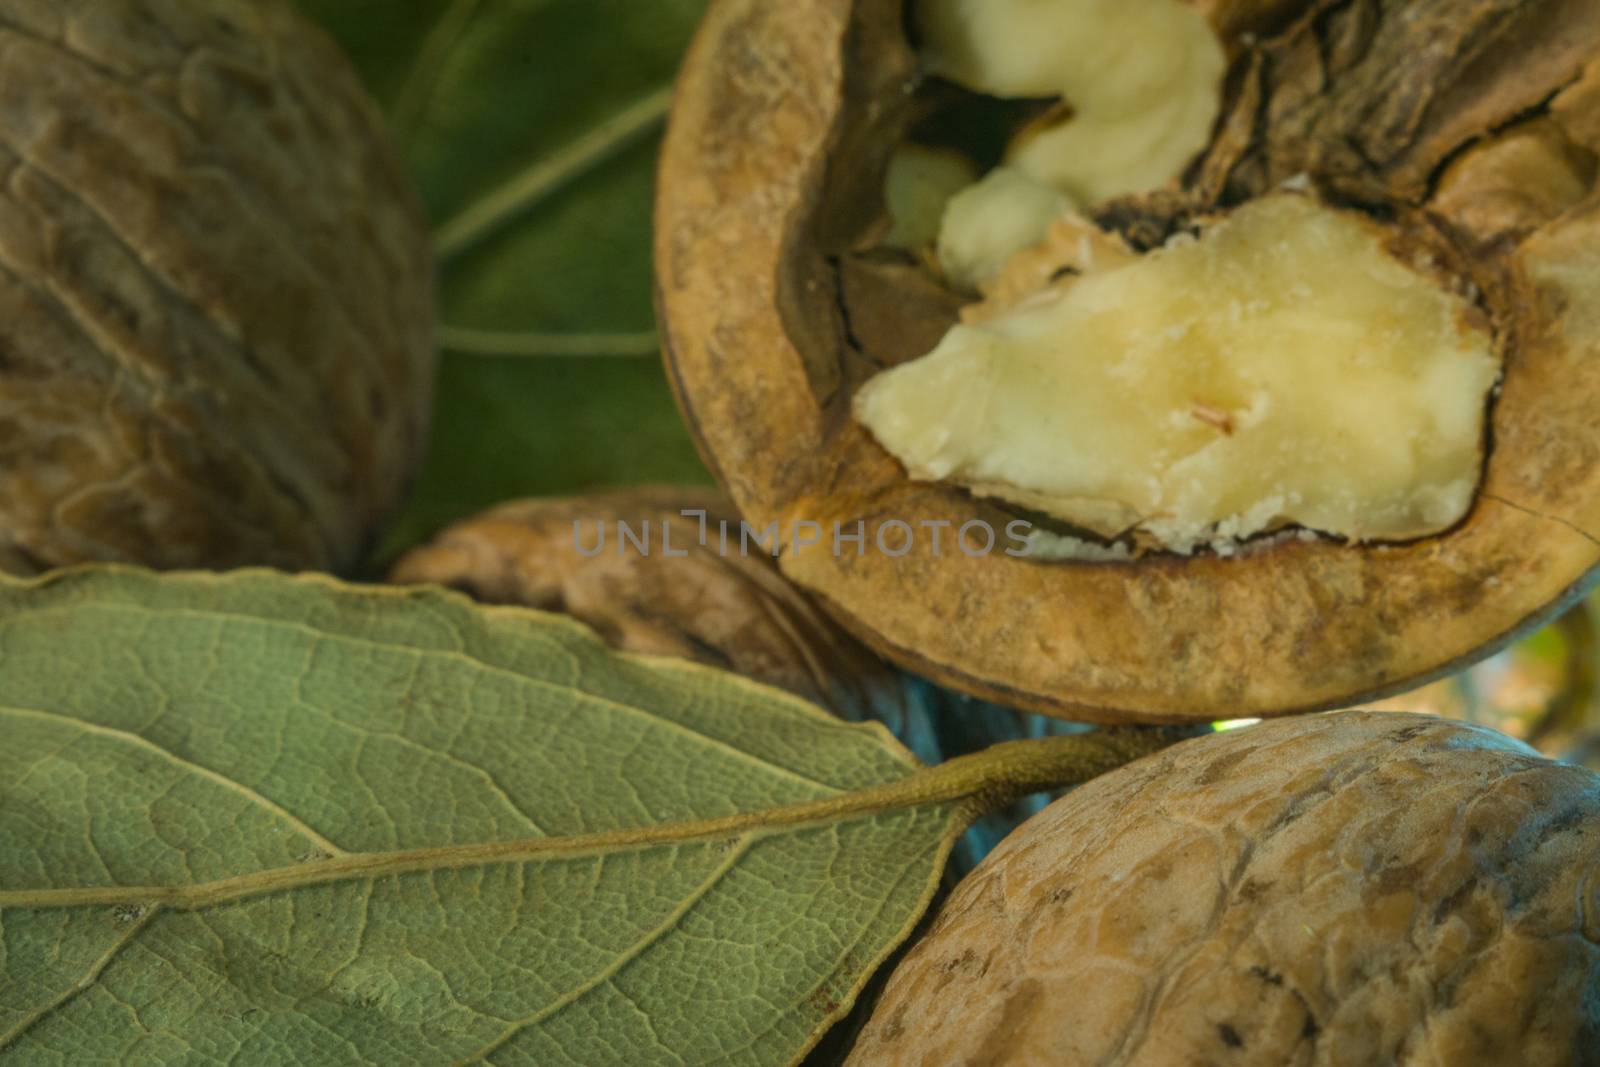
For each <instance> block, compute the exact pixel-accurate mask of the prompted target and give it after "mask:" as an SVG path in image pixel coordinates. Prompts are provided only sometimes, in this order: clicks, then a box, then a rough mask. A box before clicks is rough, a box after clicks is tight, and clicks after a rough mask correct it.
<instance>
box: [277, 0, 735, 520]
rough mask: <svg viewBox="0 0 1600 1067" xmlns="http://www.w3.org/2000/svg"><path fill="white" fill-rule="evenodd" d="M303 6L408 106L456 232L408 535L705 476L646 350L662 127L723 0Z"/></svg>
mask: <svg viewBox="0 0 1600 1067" xmlns="http://www.w3.org/2000/svg"><path fill="white" fill-rule="evenodd" d="M301 4H302V6H303V7H304V8H305V9H306V10H307V11H308V12H309V13H310V14H311V15H312V16H313V17H315V18H317V19H318V20H319V21H321V22H322V23H323V25H324V26H326V27H327V28H328V29H329V30H330V31H331V32H332V33H333V34H334V36H335V37H336V38H337V39H338V40H339V41H340V43H341V44H343V46H344V47H345V49H346V51H348V52H349V53H350V54H351V55H352V57H354V59H355V61H356V63H357V65H358V67H359V68H360V69H361V70H362V72H363V74H364V75H365V77H366V79H367V82H368V84H369V86H370V87H371V88H372V89H373V91H374V93H375V94H376V95H377V97H378V98H379V100H380V102H381V103H382V104H383V105H384V107H385V108H386V109H387V111H388V112H389V114H390V117H391V119H392V124H393V126H394V129H395V132H396V137H397V139H398V140H399V141H400V143H401V146H402V149H403V151H404V152H405V154H406V157H407V159H408V160H409V162H410V164H411V167H412V171H413V173H414V174H415V176H416V178H417V182H418V184H419V186H420V188H421V189H422V192H423V195H424V198H425V200H426V201H427V204H428V208H429V211H430V213H431V215H432V217H433V219H434V222H435V225H436V227H437V229H438V231H439V237H440V244H441V298H442V306H441V319H442V330H441V338H442V340H443V341H444V343H445V348H446V352H445V357H444V367H443V373H442V376H441V381H440V395H439V404H438V410H437V414H436V423H435V427H436V428H435V447H434V449H433V452H432V454H431V456H430V458H429V461H428V464H427V466H426V469H425V470H424V472H423V475H422V479H421V484H420V486H419V489H418V491H417V494H416V497H415V500H414V502H413V506H412V508H411V510H410V512H409V513H408V514H407V515H406V516H405V517H404V518H403V520H402V521H401V523H400V528H399V530H398V531H397V532H396V534H395V537H394V538H393V539H392V544H393V545H394V546H396V547H398V546H401V545H405V544H409V543H411V542H414V541H415V540H417V539H418V538H419V537H421V536H424V535H426V534H427V533H429V532H431V531H432V530H434V529H436V528H438V527H439V526H441V525H443V524H444V523H446V522H449V521H451V520H454V519H458V518H461V517H464V516H465V515H468V514H470V513H472V512H475V511H477V510H479V509H481V508H483V507H486V506H488V505H491V504H495V503H500V502H502V501H504V500H505V499H507V498H510V497H516V496H525V495H533V494H544V493H564V492H570V491H573V490H578V489H584V488H589V487H593V486H596V485H608V484H626V483H637V482H647V481H656V482H686V481H693V482H703V481H706V480H708V476H707V475H706V473H705V471H704V469H703V468H702V467H701V465H700V462H699V460H698V458H697V457H696V455H695V452H694V447H693V444H692V442H691V441H690V439H689V436H688V434H687V432H686V431H685V430H684V428H683V426H682V424H681V422H680V420H679V417H678V413H677V409H676V405H675V404H674V403H673V400H672V396H671V391H670V389H669V387H668V385H667V382H666V378H665V375H664V374H663V372H662V369H661V367H660V365H659V360H657V359H655V358H638V357H639V356H641V355H643V354H649V355H651V356H653V354H654V350H655V346H654V341H653V333H654V317H653V313H652V307H651V273H650V209H651V200H652V183H653V177H654V168H655V156H656V148H657V142H658V139H659V137H658V135H659V130H660V128H661V124H662V120H663V119H664V115H665V108H666V103H667V92H668V89H669V87H670V85H671V82H672V79H673V76H674V74H675V72H676V69H677V65H678V61H679V58H680V57H681V55H682V52H683V49H684V48H685V47H686V45H687V43H688V40H689V36H690V34H691V33H692V31H693V29H694V27H695V25H696V24H697V22H698V21H699V17H700V14H701V12H702V10H703V9H704V0H651V2H650V3H639V2H638V0H399V2H395V0H301ZM464 350H482V351H488V352H501V353H503V354H504V355H505V356H507V357H509V358H504V359H497V358H495V357H493V356H484V355H481V354H480V355H471V354H466V352H465V351H464ZM529 353H543V354H544V355H542V356H541V357H539V358H526V357H527V355H528V354H529ZM596 357H598V358H596ZM610 357H633V358H610Z"/></svg>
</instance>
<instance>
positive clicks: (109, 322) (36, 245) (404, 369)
mask: <svg viewBox="0 0 1600 1067" xmlns="http://www.w3.org/2000/svg"><path fill="white" fill-rule="evenodd" d="M0 176H3V184H0V569H5V570H10V571H14V572H20V573H26V572H32V571H38V570H43V569H46V568H49V567H53V566H58V565H64V564H71V563H77V562H80V561H89V560H120V561H128V562H135V563H140V564H146V565H151V566H156V567H164V568H166V567H172V568H175V567H200V568H223V567H231V566H236V565H242V564H265V565H272V566H279V567H284V568H325V569H333V570H341V569H346V568H348V567H350V566H351V565H353V564H354V563H355V562H356V561H357V560H358V559H359V558H360V557H361V555H362V554H363V552H364V550H365V549H366V548H367V546H368V545H369V543H370V542H371V541H372V539H373V538H374V536H375V533H376V531H377V527H378V525H379V524H380V523H381V522H382V521H383V519H384V518H385V517H386V516H387V515H388V514H389V513H390V512H391V511H392V510H393V509H394V508H395V506H396V505H397V503H398V502H399V500H400V498H401V496H402V493H403V492H404V490H405V489H406V487H407V484H408V482H409V480H410V478H411V475H412V472H413V469H414V467H415V465H416V463H417V460H418V458H419V454H420V450H421V447H422V443H423V438H424V436H425V430H426V425H427V419H428V412H429V409H430V405H431V399H432V377H433V363H434V348H433V343H432V332H433V289H432V287H433V282H432V258H431V245H430V240H429V235H428V228H427V224H426V220H425V219H424V216H423V212H422V209H421V205H420V202H419V199H418V197H417V196H416V194H415V192H414V191H413V189H412V188H411V186H410V185H409V184H408V179H407V177H406V174H405V172H404V170H403V169H402V166H401V164H400V162H399V160H398V159H397V156H396V153H395V152H394V150H393V148H392V146H391V145H390V143H389V141H388V137H387V134H386V132H385V129H384V125H383V119H382V116H381V115H380V113H379V112H378V110H377V108H376V106H375V105H374V104H373V103H372V102H371V101H370V100H369V99H368V98H367V96H366V95H365V93H364V91H363V89H362V87H361V85H360V83H359V82H358V80H357V78H356V76H355V74H354V72H353V71H352V70H351V68H350V66H349V65H348V63H347V62H346V60H345V59H344V57H343V56H342V55H341V54H340V52H339V51H338V49H337V48H336V47H335V46H334V44H333V43H332V41H331V40H329V39H328V38H327V37H326V36H325V35H324V34H323V33H322V32H321V31H320V30H318V29H317V28H315V27H314V26H312V25H310V24H309V23H308V22H306V21H305V19H304V18H302V17H301V16H300V15H298V14H297V13H296V11H295V9H294V6H293V5H292V4H291V3H289V2H288V0H0Z"/></svg>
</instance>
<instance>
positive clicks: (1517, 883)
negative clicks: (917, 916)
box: [850, 712, 1600, 1067]
mask: <svg viewBox="0 0 1600 1067" xmlns="http://www.w3.org/2000/svg"><path fill="white" fill-rule="evenodd" d="M1596 1062H1600V777H1596V776H1595V775H1594V774H1593V773H1592V772H1590V771H1587V770H1584V769H1581V768H1578V767H1571V766H1564V765H1561V764H1556V763H1552V762H1549V761H1547V760H1545V759H1542V758H1540V757H1539V756H1537V755H1536V754H1535V753H1533V752H1532V751H1531V750H1529V749H1526V748H1524V747H1523V746H1522V745H1521V744H1519V743H1518V742H1516V741H1513V740H1511V739H1509V738H1507V737H1505V736H1504V735H1501V734H1497V733H1494V732H1493V731H1490V730H1486V729H1482V728H1478V727H1470V726H1465V725H1461V724H1458V723H1451V722H1445V721H1442V720H1438V719H1432V718H1422V717H1418V716H1415V715H1402V714H1372V713H1360V712H1347V713H1341V714H1336V715H1325V716H1312V717H1303V718H1298V719H1289V720H1284V721H1280V722H1274V723H1269V724H1266V725H1262V726H1256V727H1253V728H1250V729H1245V730H1239V731H1237V732H1232V733H1227V734H1214V735H1211V736H1208V737H1203V738H1199V739H1197V740H1194V741H1188V742H1184V743H1182V744H1179V745H1177V746H1175V747H1174V748H1172V749H1169V750H1167V751H1166V752H1163V753H1161V754H1160V755H1157V756H1154V757H1151V758H1148V759H1144V760H1140V761H1138V762H1136V763H1134V764H1131V765H1129V766H1127V767H1124V768H1122V769H1121V770H1119V771H1116V772H1113V773H1112V774H1109V775H1106V776H1105V777H1103V778H1099V779H1097V780H1095V781H1093V782H1091V783H1090V784H1088V785H1086V786H1084V787H1082V788H1081V789H1078V790H1077V791H1075V792H1073V793H1071V794H1070V795H1068V796H1067V797H1066V798H1065V799H1063V800H1060V801H1057V802H1056V803H1055V804H1053V805H1052V806H1051V807H1050V808H1048V809H1047V810H1046V811H1045V812H1044V813H1043V814H1041V815H1039V816H1036V817H1035V818H1034V819H1032V820H1030V821H1029V822H1028V823H1026V824H1024V826H1023V827H1021V828H1020V829H1019V830H1017V831H1016V832H1015V833H1013V834H1012V835H1011V836H1010V837H1008V838H1007V839H1006V840H1005V842H1003V843H1002V844H1001V846H1000V847H999V848H998V849H997V850H996V851H995V852H994V853H993V854H991V855H990V857H989V858H988V859H986V860H985V861H984V862H983V864H982V865H980V866H979V868H978V869H977V870H976V871H974V872H973V873H972V874H971V875H970V876H969V877H968V878H967V879H966V880H965V881H964V882H963V883H962V885H961V886H960V888H958V889H957V891H956V893H955V894H954V895H953V896H952V897H951V899H950V901H949V902H948V903H947V904H946V905H945V906H944V907H943V909H942V910H941V911H940V913H939V915H938V917H937V919H936V920H935V922H934V924H933V927H932V929H931V931H930V933H929V934H928V936H927V937H926V938H925V939H924V940H923V941H921V942H920V943H919V944H918V945H917V946H916V948H915V949H914V950H913V951H912V952H911V954H910V955H909V956H908V957H907V958H906V960H905V962H904V963H902V964H901V965H900V967H899V968H898V970H897V971H896V973H895V975H894V977H893V978H892V979H891V980H890V982H889V986H888V988H887V990H886V992H885V994H884V997H883V1000H882V1001H881V1003H880V1004H879V1005H878V1007H877V1010H876V1012H875V1014H874V1017H873V1019H872V1021H871V1022H870V1023H869V1024H868V1026H867V1028H866V1030H865V1031H864V1033H863V1036H862V1038H861V1040H860V1042H859V1043H858V1044H857V1046H856V1049H855V1052H854V1055H853V1056H852V1058H851V1060H850V1063H851V1064H854V1065H860V1067H867V1065H888V1064H905V1065H913V1064H915V1065H919V1067H921V1065H929V1064H940V1065H944V1064H951V1065H954V1064H983V1065H984V1067H1005V1065H1010V1064H1030V1065H1031V1064H1040V1065H1043V1064H1062V1065H1067V1064H1090V1063H1096V1064H1130V1065H1131V1064H1163V1065H1165V1064H1200V1063H1217V1064H1240V1065H1261V1067H1268V1065H1270V1067H1280V1065H1285V1064H1299V1065H1313V1064H1379V1063H1387V1064H1450V1065H1452V1067H1467V1065H1473V1064H1484V1065H1498V1064H1514V1063H1515V1064H1534V1063H1541V1064H1543V1063H1548V1064H1558V1063H1559V1064H1569V1063H1570V1064H1577V1063H1584V1064H1592V1063H1596Z"/></svg>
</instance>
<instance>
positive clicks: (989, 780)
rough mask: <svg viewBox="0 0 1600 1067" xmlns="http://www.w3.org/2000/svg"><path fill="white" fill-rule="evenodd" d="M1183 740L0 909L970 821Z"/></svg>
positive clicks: (48, 897)
mask: <svg viewBox="0 0 1600 1067" xmlns="http://www.w3.org/2000/svg"><path fill="white" fill-rule="evenodd" d="M1183 736H1186V734H1185V733H1183V732H1180V731H1174V730H1166V729H1136V728H1129V729H1119V730H1105V731H1101V732H1097V733H1090V734H1075V735H1072V736H1067V737H1047V738H1040V739H1037V740H1029V741H1008V742H1005V743H1002V744H998V745H994V746H991V747H990V748H987V749H984V750H983V751H981V752H976V753H973V754H972V755H969V756H961V757H958V758H956V759H953V760H951V761H949V762H948V763H942V764H939V765H938V766H936V767H929V768H924V769H922V770H920V771H917V772H915V773H913V774H910V775H908V776H907V777H905V778H902V779H900V780H899V781H896V782H890V783H888V784H885V785H879V786H873V787H871V788H868V789H860V790H856V791H854V792H851V793H845V794H842V795H840V796H836V797H828V798H827V799H824V800H815V801H808V802H806V803H802V804H791V805H787V806H785V807H779V808H769V809H765V810H761V811H753V812H744V813H741V814H738V815H729V816H724V817H722V818H717V819H702V820H695V821H690V822H675V823H664V824H660V825H656V826H642V827H635V828H630V829H626V830H614V831H610V832H607V833H598V834H583V835H577V836H572V837H533V838H523V839H520V840H514V841H490V842H483V843H479V844H468V845H449V846H445V847H441V848H421V849H409V850H406V851H396V852H358V853H348V854H346V855H342V856H335V857H331V858H327V859H322V860H317V861H313V862H310V863H301V864H295V865H293V866H288V867H276V868H271V869H268V870H263V871H254V872H251V873H249V874H241V875H235V876H233V877H231V878H221V879H217V880H215V881H210V882H200V883H196V884H194V885H174V886H93V887H84V888H67V889H18V890H6V891H0V909H4V908H30V909H42V908H71V907H87V906H115V905H119V904H120V905H131V906H138V907H154V906H163V907H168V908H172V909H176V910H181V911H196V910H200V909H203V908H210V907H216V906H218V905H222V904H231V903H233V902H235V901H239V900H245V899H248V898H251V897H259V896H262V895H265V894H268V893H277V892H283V891H288V890H293V889H302V888H305V887H308V886H315V885H327V884H329V883H333V882H346V881H355V880H361V879H368V878H384V877H392V876H395V875H403V874H417V873H422V872H427V871H440V870H454V869H460V868H465V867H481V866H490V865H496V864H505V863H526V862H530V861H534V860H540V859H545V858H560V859H575V858H581V857H585V856H594V855H601V854H614V853H619V852H631V851H638V850H642V849H647V848H652V847H656V846H660V845H679V844H685V843H689V842H695V841H706V840H716V839H718V838H727V839H731V840H732V841H734V842H736V843H737V844H738V845H739V846H743V845H745V844H747V843H748V842H749V841H753V840H756V839H759V838H762V837H767V836H770V835H772V834H774V833H777V832H779V831H784V830H796V829H804V828H807V827H810V826H819V825H826V824H830V823H837V822H841V821H847V820H850V819H855V818H864V817H870V816H873V815H882V814H886V813H889V812H894V811H903V810H907V809H912V808H924V807H938V806H943V805H952V806H954V807H955V809H956V811H955V814H956V817H957V819H958V820H960V821H963V822H966V823H970V822H971V821H973V820H975V819H977V818H979V817H980V816H982V815H984V814H986V813H988V812H990V811H994V810H997V809H999V808H1002V807H1005V806H1006V805H1008V804H1011V803H1013V802H1015V801H1017V800H1020V799H1021V798H1022V797H1025V796H1028V795H1030V794H1032V793H1037V792H1041V791H1043V790H1047V789H1057V788H1061V787H1063V786H1068V785H1074V784H1077V783H1079V782H1084V781H1087V780H1088V779H1090V778H1093V777H1095V776H1096V775H1099V774H1103V773H1105V772H1106V771H1110V770H1113V769H1115V768H1117V767H1119V766H1121V765H1122V764H1124V763H1127V762H1129V761H1130V760H1133V759H1137V758H1139V757H1141V756H1144V755H1148V754H1150V753H1152V752H1155V751H1157V750H1159V749H1161V748H1164V747H1166V746H1167V745H1169V744H1171V743H1172V742H1173V741H1176V740H1179V739H1180V738H1181V737H1183Z"/></svg>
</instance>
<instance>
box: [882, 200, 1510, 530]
mask: <svg viewBox="0 0 1600 1067" xmlns="http://www.w3.org/2000/svg"><path fill="white" fill-rule="evenodd" d="M1068 282H1069V284H1066V285H1062V286H1058V287H1056V288H1054V289H1050V290H1047V291H1045V292H1042V293H1040V294H1038V295H1036V296H1034V297H1032V298H1028V299H1026V300H1024V301H1022V302H1021V303H1020V304H1018V305H1017V306H1015V307H1014V308H1012V309H1011V310H1009V311H1007V312H1005V313H1004V314H1001V315H998V316H996V317H993V318H990V319H988V320H987V321H984V322H981V323H977V324H972V325H963V326H958V327H956V328H954V329H953V330H951V332H950V333H949V334H948V335H947V336H946V338H945V339H944V341H943V342H942V343H941V344H940V345H939V346H938V347H937V348H936V349H935V350H934V351H933V352H932V353H931V354H929V355H928V356H926V357H924V358H923V359H921V360H917V361H914V362H912V363H908V364H904V365H902V366H900V367H897V368H895V369H893V370H891V371H888V372H886V373H884V374H882V375H880V376H878V377H877V378H875V379H873V380H872V381H871V382H869V383H868V384H867V385H866V386H865V387H863V388H862V389H861V390H860V391H859V392H858V393H857V395H856V400H855V411H856V415H857V417H858V418H859V419H860V420H861V421H862V422H863V423H864V424H865V425H866V426H867V427H868V428H869V429H870V430H871V431H872V432H873V434H874V435H875V436H876V437H877V439H878V440H879V442H880V443H882V444H883V445H884V447H885V448H887V449H888V450H889V451H890V452H891V453H893V454H894V455H895V456H896V457H897V458H898V459H900V460H901V462H902V463H904V465H905V466H906V468H907V470H908V471H909V472H910V473H911V475H912V476H913V477H914V478H918V479H923V480H944V481H951V482H955V483H958V484H961V485H964V486H968V487H970V488H972V489H973V490H975V491H977V492H979V493H980V494H983V495H990V496H995V497H1000V498H1002V499H1006V500H1010V501H1013V502H1016V503H1019V504H1023V505H1026V506H1028V507H1031V508H1036V509H1038V510H1042V511H1045V512H1048V513H1049V514H1051V515H1054V516H1057V517H1059V518H1061V519H1063V520H1066V521H1067V522H1070V523H1073V524H1075V525H1078V526H1081V527H1084V528H1086V529H1088V530H1090V531H1092V532H1095V533H1098V534H1101V535H1103V536H1115V535H1118V534H1120V533H1123V532H1125V531H1127V530H1129V529H1132V528H1135V527H1137V528H1140V529H1142V530H1144V531H1146V532H1148V533H1150V534H1152V535H1153V536H1154V537H1155V538H1156V539H1157V540H1159V541H1160V542H1161V543H1162V544H1163V545H1165V546H1166V547H1168V548H1171V549H1173V550H1175V551H1178V552H1190V551H1192V550H1194V549H1195V548H1196V547H1198V546H1200V545H1204V544H1212V545H1214V546H1216V547H1217V548H1219V549H1221V550H1223V551H1226V550H1228V548H1229V547H1230V546H1231V545H1233V544H1235V543H1236V542H1237V541H1238V540H1239V539H1242V538H1245V537H1249V536H1251V535H1253V534H1256V533H1259V532H1261V531H1263V530H1268V529H1272V528H1275V527H1278V526H1281V525H1284V524H1288V523H1297V524H1300V525H1303V526H1306V527H1308V528H1311V529H1315V530H1318V531H1321V532H1325V533H1330V534H1335V535H1339V536H1344V537H1349V538H1352V539H1356V540H1366V539H1385V538H1388V539H1399V538H1408V537H1415V536H1419V535H1422V534H1426V533H1431V532H1435V531H1438V530H1442V529H1445V528H1447V527H1449V526H1450V525H1451V524H1453V523H1454V522H1456V521H1457V520H1459V519H1460V518H1461V517H1462V515H1463V514H1465V512H1466V509H1467V508H1468V506H1469V505H1470V503H1471V500H1472V496H1473V492H1474V488H1475V486H1476V484H1477V480H1478V477H1479V468H1480V463H1481V456H1482V446H1483V434H1484V430H1483V426H1484V420H1485V411H1486V403H1487V397H1488V394H1489V391H1490V389H1491V388H1492V387H1493V385H1494V383H1495V381H1496V379H1497V377H1498V374H1499V362H1498V359H1497V357H1496V355H1495V351H1494V345H1493V339H1492V337H1491V335H1490V334H1489V332H1488V331H1487V330H1486V329H1485V328H1483V327H1482V326H1481V325H1479V324H1478V322H1477V320H1476V318H1475V317H1474V315H1473V309H1472V305H1471V303H1470V302H1469V301H1468V300H1467V299H1466V297H1465V296H1463V295H1461V294H1458V293H1456V292H1453V291H1451V290H1450V289H1448V288H1446V287H1445V286H1444V285H1443V283H1442V282H1441V280H1440V279H1439V278H1438V277H1436V276H1434V275H1433V274H1431V273H1424V272H1423V271H1422V270H1420V269H1418V268H1417V267H1414V266H1412V265H1409V264H1407V263H1403V262H1401V261H1400V260H1399V259H1397V258H1395V256H1394V255H1392V254H1391V253H1390V252H1389V251H1388V250H1387V249H1386V248H1385V246H1384V242H1383V239H1382V236H1381V232H1380V231H1379V230H1377V229H1376V227H1374V226H1373V225H1372V224H1370V223H1369V222H1367V221H1366V220H1364V219H1362V218H1361V217H1359V216H1357V215H1354V214H1350V213H1346V212H1343V211H1338V210H1335V209H1332V208H1328V207H1325V206H1322V205H1320V204H1318V203H1317V202H1316V201H1314V200H1313V199H1311V198H1310V197H1307V196H1302V195H1299V194H1294V193H1281V194H1278V195H1275V196H1270V197H1267V198H1264V199H1262V200H1259V201H1255V202H1252V203H1251V204H1248V205H1246V206H1244V207H1242V208H1241V209H1239V210H1238V211H1236V212H1235V213H1234V214H1233V215H1232V216H1230V217H1228V218H1227V219H1226V220H1224V221H1221V222H1219V223H1216V224H1215V225H1212V226H1210V227H1208V228H1207V229H1205V230H1203V231H1202V232H1201V234H1200V236H1199V238H1198V239H1196V238H1194V237H1192V236H1189V235H1180V236H1179V237H1178V238H1176V239H1175V240H1173V241H1172V242H1170V243H1169V244H1168V245H1167V246H1166V247H1164V248H1162V249H1159V250H1156V251H1154V252H1152V253H1150V254H1148V255H1146V256H1143V257H1141V258H1139V259H1137V260H1135V261H1133V262H1127V263H1123V264H1122V265H1117V266H1112V267H1111V268H1110V269H1107V270H1103V271H1098V272H1091V273H1088V274H1085V275H1083V276H1082V277H1075V278H1070V279H1068Z"/></svg>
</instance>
